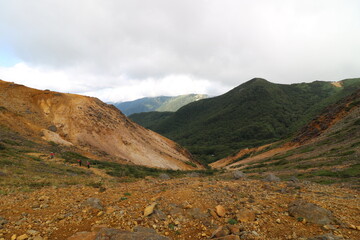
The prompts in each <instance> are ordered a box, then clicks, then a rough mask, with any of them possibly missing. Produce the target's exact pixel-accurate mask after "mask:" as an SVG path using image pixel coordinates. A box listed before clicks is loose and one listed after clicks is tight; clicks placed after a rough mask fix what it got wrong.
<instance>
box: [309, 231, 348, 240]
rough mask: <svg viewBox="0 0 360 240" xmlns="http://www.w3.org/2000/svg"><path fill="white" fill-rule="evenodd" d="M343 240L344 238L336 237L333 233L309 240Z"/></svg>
mask: <svg viewBox="0 0 360 240" xmlns="http://www.w3.org/2000/svg"><path fill="white" fill-rule="evenodd" d="M343 239H344V238H342V237H339V236H335V235H333V234H331V233H328V234H325V235H321V236H316V237H312V238H308V239H307V240H343Z"/></svg>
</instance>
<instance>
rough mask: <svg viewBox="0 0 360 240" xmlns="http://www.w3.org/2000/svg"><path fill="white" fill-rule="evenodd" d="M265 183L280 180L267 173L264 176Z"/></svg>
mask: <svg viewBox="0 0 360 240" xmlns="http://www.w3.org/2000/svg"><path fill="white" fill-rule="evenodd" d="M263 180H264V181H265V182H279V181H280V178H278V177H277V176H275V175H274V174H273V173H269V174H268V175H266V177H265V178H264V179H263Z"/></svg>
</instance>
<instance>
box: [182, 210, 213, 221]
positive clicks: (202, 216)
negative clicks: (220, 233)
mask: <svg viewBox="0 0 360 240" xmlns="http://www.w3.org/2000/svg"><path fill="white" fill-rule="evenodd" d="M187 212H188V214H189V215H190V216H191V217H192V218H194V219H198V220H201V219H205V218H208V217H209V214H208V213H204V212H202V211H201V210H200V209H199V208H191V209H188V211H187Z"/></svg>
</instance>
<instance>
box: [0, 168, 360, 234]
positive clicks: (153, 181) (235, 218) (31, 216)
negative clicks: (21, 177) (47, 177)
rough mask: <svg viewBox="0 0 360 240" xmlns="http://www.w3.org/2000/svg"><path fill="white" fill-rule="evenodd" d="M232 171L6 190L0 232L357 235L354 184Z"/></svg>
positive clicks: (359, 205)
mask: <svg viewBox="0 0 360 240" xmlns="http://www.w3.org/2000/svg"><path fill="white" fill-rule="evenodd" d="M97 171H98V170H97ZM237 173H238V174H237V175H235V177H234V176H233V175H232V174H231V175H229V174H228V175H227V176H211V177H208V176H206V177H202V176H196V174H193V175H191V176H187V177H182V178H176V179H168V176H166V175H164V174H163V175H162V176H161V178H152V177H147V178H146V179H142V180H138V181H136V182H119V181H111V180H109V179H105V178H102V179H99V181H102V184H99V185H98V186H95V185H94V186H92V187H91V186H85V185H74V186H64V187H61V186H60V187H59V186H57V187H55V186H50V187H45V188H41V189H38V190H35V191H30V192H14V193H10V194H7V195H5V196H1V199H0V239H1V240H3V239H6V240H7V239H14V240H15V239H18V240H24V239H29V240H31V239H33V240H44V239H49V240H53V239H54V240H56V239H59V240H62V239H69V240H76V239H85V240H86V239H89V240H90V239H210V238H213V239H298V240H300V239H303V240H305V239H354V240H355V239H360V217H359V216H360V200H359V199H360V198H359V197H360V193H359V191H357V190H356V189H348V188H345V187H342V186H334V185H333V186H326V185H318V184H314V183H310V182H299V181H298V180H297V179H292V181H288V182H284V181H278V179H277V178H276V177H274V176H270V177H268V178H267V180H249V179H246V178H243V175H242V174H239V172H237ZM111 236H112V237H111ZM320 236H321V237H320Z"/></svg>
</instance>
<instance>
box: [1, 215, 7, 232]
mask: <svg viewBox="0 0 360 240" xmlns="http://www.w3.org/2000/svg"><path fill="white" fill-rule="evenodd" d="M7 223H8V221H7V220H6V219H5V218H3V217H0V229H2V228H3V226H4V225H5V224H7Z"/></svg>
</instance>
